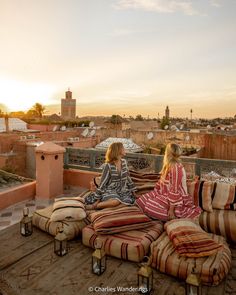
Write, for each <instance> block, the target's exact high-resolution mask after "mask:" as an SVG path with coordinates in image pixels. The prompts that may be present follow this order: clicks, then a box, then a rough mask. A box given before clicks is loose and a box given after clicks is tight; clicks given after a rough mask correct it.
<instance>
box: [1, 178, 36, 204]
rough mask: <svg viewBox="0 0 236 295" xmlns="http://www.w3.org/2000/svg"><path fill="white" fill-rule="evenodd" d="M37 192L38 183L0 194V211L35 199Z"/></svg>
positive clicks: (27, 184)
mask: <svg viewBox="0 0 236 295" xmlns="http://www.w3.org/2000/svg"><path fill="white" fill-rule="evenodd" d="M35 192H36V181H33V182H29V183H26V184H22V185H19V186H17V187H13V188H9V189H6V190H4V191H2V192H0V199H1V202H0V209H4V208H6V207H8V206H11V205H13V204H16V203H18V202H22V201H24V200H29V199H33V198H34V197H35Z"/></svg>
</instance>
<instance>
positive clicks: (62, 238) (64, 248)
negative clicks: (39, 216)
mask: <svg viewBox="0 0 236 295" xmlns="http://www.w3.org/2000/svg"><path fill="white" fill-rule="evenodd" d="M57 231H58V232H57V235H56V236H55V239H54V253H55V254H57V255H58V256H64V255H66V254H67V253H68V245H67V236H66V234H65V233H64V231H63V226H61V227H58V230H57Z"/></svg>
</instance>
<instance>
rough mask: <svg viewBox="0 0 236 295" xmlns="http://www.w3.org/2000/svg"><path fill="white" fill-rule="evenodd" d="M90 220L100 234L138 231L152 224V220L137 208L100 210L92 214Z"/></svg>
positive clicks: (126, 207)
mask: <svg viewBox="0 0 236 295" xmlns="http://www.w3.org/2000/svg"><path fill="white" fill-rule="evenodd" d="M90 220H91V223H92V226H93V228H94V231H95V232H96V233H98V234H114V233H117V232H122V231H128V230H136V229H139V228H145V227H148V226H150V225H151V224H152V220H151V219H150V218H149V217H148V216H146V215H145V214H144V213H143V212H141V210H140V209H139V208H138V207H136V206H123V207H119V208H117V207H113V208H107V209H103V210H99V211H96V212H93V213H91V214H90Z"/></svg>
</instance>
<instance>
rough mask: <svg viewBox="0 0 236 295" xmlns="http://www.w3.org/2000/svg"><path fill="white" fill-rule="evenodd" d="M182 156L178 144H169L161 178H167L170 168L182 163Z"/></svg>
mask: <svg viewBox="0 0 236 295" xmlns="http://www.w3.org/2000/svg"><path fill="white" fill-rule="evenodd" d="M181 154H182V150H181V147H180V146H179V145H178V144H176V143H168V144H167V146H166V150H165V155H164V159H163V166H162V169H161V177H162V178H165V177H166V175H167V173H168V171H169V170H170V167H171V166H172V165H174V164H176V163H180V158H179V157H180V156H181Z"/></svg>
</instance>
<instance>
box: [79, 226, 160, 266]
mask: <svg viewBox="0 0 236 295" xmlns="http://www.w3.org/2000/svg"><path fill="white" fill-rule="evenodd" d="M162 232H163V224H162V223H161V222H159V221H153V224H152V225H151V226H149V227H148V228H145V229H140V230H132V231H127V232H122V233H117V234H114V235H99V239H102V240H103V242H104V247H105V251H106V253H107V255H110V256H113V257H117V258H121V259H123V260H129V261H134V262H140V261H142V260H143V257H144V256H145V255H147V254H148V252H149V248H150V245H151V243H152V242H153V241H155V240H156V239H157V238H158V237H159V236H160V234H161V233H162ZM97 237H98V235H97V234H96V233H95V231H94V229H93V227H92V226H91V225H88V226H86V227H84V228H83V231H82V242H83V244H84V245H85V246H87V247H91V248H94V243H95V241H96V238H97Z"/></svg>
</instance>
